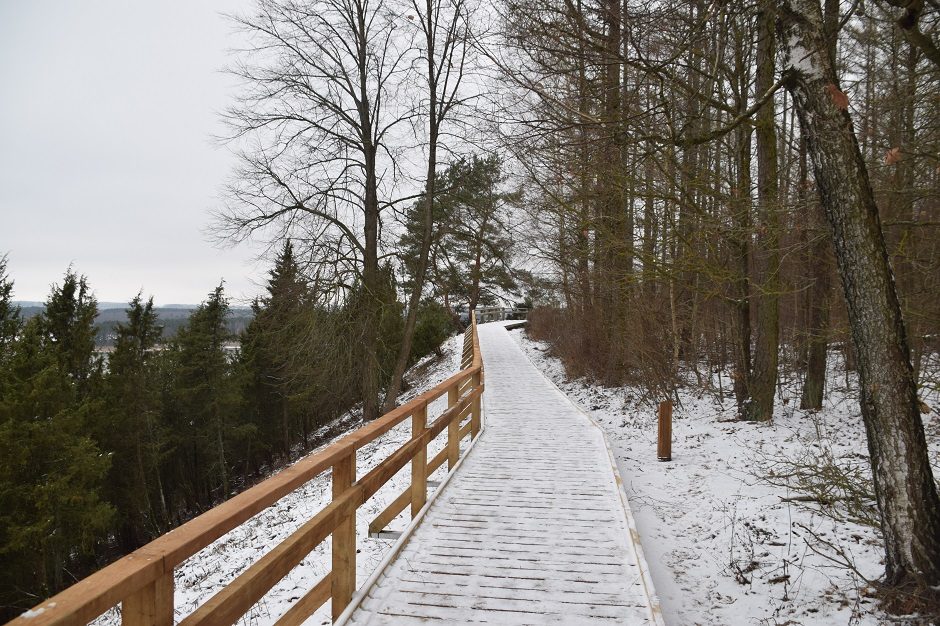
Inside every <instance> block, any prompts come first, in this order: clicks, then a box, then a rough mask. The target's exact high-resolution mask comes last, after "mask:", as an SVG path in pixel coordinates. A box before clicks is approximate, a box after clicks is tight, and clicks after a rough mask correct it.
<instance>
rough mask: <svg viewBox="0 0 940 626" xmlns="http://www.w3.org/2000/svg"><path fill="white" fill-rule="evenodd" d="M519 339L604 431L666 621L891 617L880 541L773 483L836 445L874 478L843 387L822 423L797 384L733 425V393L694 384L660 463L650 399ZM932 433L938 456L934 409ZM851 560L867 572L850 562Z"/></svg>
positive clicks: (845, 459) (843, 460) (854, 406)
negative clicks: (875, 583)
mask: <svg viewBox="0 0 940 626" xmlns="http://www.w3.org/2000/svg"><path fill="white" fill-rule="evenodd" d="M513 336H514V337H515V338H516V339H517V341H519V342H520V343H521V344H522V346H523V348H524V349H525V351H526V352H527V354H528V355H529V357H530V359H532V361H533V362H535V363H536V365H537V366H538V367H539V368H540V369H542V371H543V372H545V373H546V374H547V375H548V376H549V377H550V378H551V379H552V380H553V381H554V382H555V383H556V384H557V385H559V387H561V388H562V389H563V390H564V391H565V392H566V393H567V394H568V395H569V397H570V398H572V399H573V400H574V401H575V402H577V403H578V404H579V405H580V406H581V407H582V408H583V409H584V410H585V411H587V412H588V413H589V414H590V415H591V416H592V417H593V418H594V419H595V420H596V421H597V422H599V423H600V424H601V425H602V427H603V428H604V429H605V430H606V432H607V436H608V439H609V440H610V441H611V445H612V446H613V448H614V450H615V454H616V455H617V457H618V463H619V465H620V471H621V474H622V476H623V478H624V481H625V483H626V486H627V493H628V497H629V498H630V502H631V505H632V508H633V511H634V514H635V516H636V520H637V525H638V527H639V532H640V536H641V540H642V545H643V549H644V551H645V552H646V555H647V559H648V560H649V563H650V568H651V571H652V577H653V584H654V585H655V586H656V589H657V591H658V593H659V596H660V599H661V601H662V604H663V610H664V614H665V618H666V622H667V623H668V624H675V625H677V626H678V625H682V626H685V625H693V624H701V625H730V624H734V625H739V624H740V625H746V624H755V625H757V624H760V625H765V624H766V625H783V624H789V625H797V624H814V625H821V626H829V625H837V624H838V625H847V624H853V625H855V624H857V625H865V626H874V625H877V624H885V623H888V617H887V616H885V615H884V614H883V613H881V612H880V611H879V610H878V609H877V608H876V602H875V601H874V600H873V599H872V598H871V597H870V592H871V589H870V587H869V586H868V584H867V583H866V580H865V579H868V580H874V579H876V578H877V577H879V576H880V575H881V574H882V573H883V564H882V562H881V558H882V545H881V539H880V535H879V533H878V532H876V531H875V530H874V529H872V528H870V527H868V526H863V525H859V524H856V523H852V522H846V521H843V522H834V521H833V520H832V519H831V518H829V517H827V516H825V515H822V514H821V512H820V511H819V510H818V508H817V507H816V505H814V504H812V503H807V502H802V501H800V500H799V499H797V500H793V499H792V498H793V497H797V498H799V494H795V493H791V492H789V491H788V490H787V488H786V487H782V486H776V485H772V484H769V482H770V481H768V477H771V480H773V478H772V476H773V475H772V472H774V471H776V472H777V476H779V473H780V465H779V461H780V459H781V458H782V455H783V456H786V457H789V458H794V459H799V458H804V459H807V458H808V459H812V458H814V456H818V455H819V454H823V453H825V452H826V451H830V452H831V453H832V455H833V456H834V457H835V458H836V459H838V460H839V462H840V464H843V465H848V466H851V467H856V468H858V469H859V471H861V472H862V473H867V463H868V457H867V448H866V443H865V433H864V428H863V426H862V422H861V417H860V414H859V409H858V403H857V401H853V400H851V399H849V398H848V397H847V394H846V393H845V391H844V390H841V389H838V388H835V389H831V390H830V392H829V393H828V398H827V404H826V406H825V408H824V410H823V411H822V412H820V413H819V414H818V415H810V414H807V413H806V412H804V411H800V410H799V409H796V408H795V407H796V406H798V404H799V396H798V395H797V394H798V391H799V390H798V388H797V387H796V385H794V386H793V388H789V387H784V389H783V390H782V393H781V394H778V396H780V395H782V396H783V399H781V398H779V397H778V405H777V407H776V410H775V416H776V417H775V419H774V421H773V423H771V424H755V423H748V422H737V421H730V420H732V419H733V418H734V414H735V408H734V400H733V399H727V400H725V402H724V405H723V406H722V405H720V404H719V403H718V402H717V400H716V399H715V398H713V397H712V396H708V395H706V396H700V397H697V396H696V395H695V394H694V393H693V390H690V389H684V390H683V391H682V392H681V407H680V408H677V409H676V411H675V417H674V423H673V461H672V462H668V463H660V462H657V460H656V417H655V411H654V409H653V408H652V407H650V406H648V405H647V406H642V405H639V404H638V401H637V400H636V398H637V397H638V394H636V393H633V392H631V390H630V389H629V388H603V387H600V386H594V385H591V384H588V383H587V382H586V381H584V380H576V381H569V380H568V379H567V377H566V376H565V373H564V368H563V365H562V364H561V362H560V361H559V360H558V359H555V358H553V357H551V356H548V355H547V345H545V344H542V343H537V342H532V341H530V340H529V339H528V338H527V337H525V335H524V334H523V331H521V330H519V331H513ZM842 382H843V383H844V380H843V381H842ZM832 387H837V385H832ZM934 400H935V399H934ZM928 403H929V404H931V405H932V406H937V404H936V402H935V401H931V400H930V399H928ZM925 426H926V429H927V433H928V440H929V441H930V442H931V458H932V459H934V461H935V462H936V461H937V460H940V443H938V442H940V423H938V419H937V416H936V414H935V413H933V414H931V416H925ZM935 466H936V464H935ZM934 471H935V473H938V472H937V469H935V470H934ZM775 482H779V481H775ZM788 499H789V500H788ZM814 535H815V536H814ZM840 552H841V553H842V554H841V555H840ZM842 555H844V557H847V558H848V559H849V560H850V561H851V562H852V564H853V566H854V567H855V568H856V569H857V570H858V571H857V572H853V571H852V570H851V569H850V568H849V567H847V566H846V565H845V564H843V563H840V561H842V560H843V559H844V557H843V556H842ZM891 623H897V622H894V621H892V622H891Z"/></svg>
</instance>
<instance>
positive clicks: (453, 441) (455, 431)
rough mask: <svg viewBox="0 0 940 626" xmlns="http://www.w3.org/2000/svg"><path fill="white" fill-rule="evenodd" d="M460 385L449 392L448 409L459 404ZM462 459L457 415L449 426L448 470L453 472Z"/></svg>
mask: <svg viewBox="0 0 940 626" xmlns="http://www.w3.org/2000/svg"><path fill="white" fill-rule="evenodd" d="M458 389H459V385H454V386H452V387H451V388H450V389H448V390H447V408H448V409H450V408H451V407H453V406H456V404H457V398H458V395H457V394H458V393H459V391H458ZM459 458H460V420H459V419H457V416H456V415H455V416H454V417H453V418H452V419H451V420H450V423H448V424H447V469H448V470H452V469H454V466H455V465H457V459H459Z"/></svg>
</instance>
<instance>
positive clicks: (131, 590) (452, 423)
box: [9, 315, 483, 626]
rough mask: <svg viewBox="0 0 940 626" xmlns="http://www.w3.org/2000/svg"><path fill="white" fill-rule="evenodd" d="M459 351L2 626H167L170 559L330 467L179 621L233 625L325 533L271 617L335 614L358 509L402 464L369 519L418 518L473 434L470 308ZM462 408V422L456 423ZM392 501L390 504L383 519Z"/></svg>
mask: <svg viewBox="0 0 940 626" xmlns="http://www.w3.org/2000/svg"><path fill="white" fill-rule="evenodd" d="M463 348H464V351H463V358H462V362H461V368H462V369H461V370H460V371H459V372H458V373H456V374H454V375H453V376H451V377H449V378H448V379H447V380H445V381H443V382H442V383H440V384H438V385H436V386H435V387H434V388H432V389H430V390H429V391H426V392H424V393H423V394H421V395H419V396H417V397H416V398H414V399H412V400H411V401H409V402H407V403H405V404H403V405H402V406H400V407H398V408H396V409H394V410H392V411H389V412H388V413H386V414H385V415H383V416H381V417H380V418H378V419H377V420H375V421H373V422H371V423H369V424H366V425H365V426H362V427H361V428H359V429H357V430H355V431H353V432H352V433H349V434H348V435H346V436H345V437H343V438H342V439H340V440H339V441H336V442H335V443H333V444H331V445H329V446H327V447H326V448H324V449H323V450H320V451H319V452H315V453H313V454H311V455H309V456H307V457H306V458H304V459H301V460H300V461H298V462H296V463H294V464H293V465H291V466H290V467H287V468H285V469H284V470H282V471H281V472H279V473H278V474H276V475H275V476H272V477H271V478H268V479H267V480H265V481H263V482H261V483H259V484H257V485H255V486H254V487H251V488H250V489H247V490H246V491H244V492H242V493H240V494H238V495H237V496H235V497H233V498H231V499H230V500H227V501H226V502H223V503H222V504H220V505H219V506H217V507H214V508H213V509H210V510H209V511H207V512H205V513H203V514H202V515H200V516H199V517H197V518H195V519H193V520H191V521H189V522H187V523H185V524H183V525H182V526H180V527H179V528H177V529H175V530H172V531H170V532H168V533H166V534H165V535H162V536H160V537H158V538H157V539H155V540H153V541H152V542H150V543H148V544H147V545H145V546H144V547H142V548H140V549H138V550H136V551H134V552H132V553H131V554H128V555H127V556H125V557H123V558H121V559H119V560H118V561H116V562H114V563H112V564H111V565H109V566H107V567H105V568H103V569H101V570H99V571H98V572H95V573H94V574H92V575H91V576H88V577H87V578H85V579H84V580H81V581H79V582H78V583H76V584H74V585H72V586H71V587H69V588H68V589H66V590H64V591H63V592H61V593H59V594H58V595H56V596H54V597H52V598H50V599H48V600H46V601H45V602H43V603H41V604H39V605H38V606H36V607H34V608H33V609H32V610H31V611H29V612H27V613H25V614H23V615H21V616H20V617H18V618H16V619H14V620H13V621H12V622H9V626H26V625H27V624H28V625H30V626H39V625H42V626H45V625H47V624H55V625H71V624H87V623H88V622H89V621H91V620H93V619H95V618H96V617H98V616H99V615H101V614H102V613H104V612H105V611H107V610H108V609H110V608H111V607H114V606H116V605H117V604H121V605H122V611H121V619H122V623H123V624H125V625H127V626H138V625H144V624H147V625H159V626H170V625H171V624H172V623H173V619H174V604H173V570H174V568H175V567H176V566H178V565H179V564H180V563H182V562H183V561H185V560H186V559H188V558H189V557H191V556H192V555H194V554H196V553H197V552H198V551H199V550H202V549H203V548H205V547H206V546H208V545H209V544H210V543H212V542H213V541H215V540H216V539H218V538H219V537H221V536H223V535H224V534H226V533H227V532H229V531H231V530H232V529H234V528H236V527H237V526H239V525H241V524H242V523H244V522H245V521H247V520H248V519H249V518H251V517H253V516H254V515H256V514H257V513H259V512H261V511H262V510H264V509H266V508H267V507H269V506H271V505H273V504H274V503H275V502H277V501H278V500H280V499H281V498H282V497H284V496H285V495H287V494H288V493H290V492H292V491H294V490H296V489H297V488H299V487H300V486H301V485H303V484H304V483H306V482H308V481H310V480H312V479H314V478H316V477H318V476H320V475H321V474H324V473H325V472H326V471H327V470H332V480H333V500H332V501H331V502H330V503H329V504H328V505H326V506H325V507H324V508H323V509H321V510H320V511H319V512H318V513H317V514H316V515H314V516H313V517H312V518H311V519H310V520H308V521H307V522H306V523H304V524H303V525H301V527H300V528H298V529H297V530H296V531H294V533H293V534H291V535H290V536H289V537H288V538H287V539H285V540H284V541H282V542H281V543H279V544H278V545H276V546H274V548H272V549H271V550H270V551H269V552H268V553H267V554H265V555H264V556H262V557H261V558H260V559H259V560H258V561H256V562H255V563H254V564H252V565H251V566H250V567H249V568H248V569H246V570H245V571H244V572H242V573H241V574H240V575H239V576H238V577H236V578H235V579H234V580H233V581H231V582H230V583H229V584H228V585H226V586H225V587H224V588H223V589H222V590H221V591H219V592H218V593H217V594H215V595H214V596H213V597H212V598H210V599H209V600H208V601H206V602H205V603H204V604H203V605H202V606H200V607H199V608H197V609H196V611H194V612H193V613H192V614H191V615H189V616H187V617H186V618H185V619H184V620H182V622H181V623H182V624H186V625H195V624H212V625H213V626H215V625H224V624H233V623H235V622H236V621H237V620H238V619H239V618H240V617H241V616H242V615H244V614H245V613H246V612H247V611H248V610H249V609H250V608H251V607H252V606H253V605H254V604H255V603H256V602H257V601H258V600H259V599H261V597H263V596H264V594H265V593H267V591H268V590H269V589H271V587H273V586H274V585H275V584H277V582H278V581H279V580H281V579H282V578H283V577H284V576H286V575H287V573H288V572H290V571H291V569H293V568H294V567H295V566H296V565H297V564H299V563H300V562H301V561H302V560H303V559H304V558H305V557H306V556H307V555H308V554H309V553H310V552H311V551H312V550H313V549H314V548H316V547H317V545H319V544H320V543H321V542H322V541H324V540H325V539H326V538H327V537H329V536H330V535H332V536H333V548H332V552H333V569H332V571H331V572H330V573H329V574H327V575H326V576H325V577H324V578H323V579H321V580H320V581H318V582H317V583H316V584H315V585H314V586H313V587H312V588H311V589H310V591H309V592H308V593H307V594H306V595H305V596H303V597H302V598H301V599H300V600H298V601H297V602H296V603H294V605H292V606H291V608H290V609H288V611H287V612H286V613H285V614H284V615H283V616H282V617H281V618H280V619H279V620H278V624H299V623H301V622H303V621H304V620H305V619H306V618H307V617H309V616H310V615H312V614H313V613H314V612H315V611H316V610H317V609H318V608H320V606H322V605H323V604H324V603H326V602H327V601H328V600H331V599H332V600H333V607H332V612H333V618H334V620H335V619H336V617H338V616H339V615H340V613H342V611H343V609H344V608H345V607H346V605H347V604H348V602H349V599H350V597H351V596H352V594H353V592H354V591H355V580H356V564H355V563H356V561H355V556H356V529H355V528H356V527H355V515H356V511H357V510H358V508H359V507H360V506H362V504H363V503H365V502H366V501H367V500H368V499H369V498H371V497H372V496H373V495H375V493H376V492H377V491H378V490H379V489H380V488H381V487H382V486H383V485H385V484H386V483H387V482H388V481H389V480H390V479H391V478H392V477H393V476H394V475H395V474H396V473H398V472H399V471H400V470H401V469H402V468H404V467H405V465H407V464H408V463H409V462H410V463H411V464H412V473H411V476H412V483H411V485H410V486H409V487H408V488H407V489H406V491H405V493H404V494H402V495H401V496H399V497H398V498H396V499H395V501H393V502H392V505H390V507H388V508H386V510H385V511H383V513H382V514H380V515H379V517H378V518H376V520H374V521H373V524H372V525H370V530H371V529H372V526H376V525H378V528H379V529H381V528H384V526H385V524H386V523H387V522H388V521H390V520H391V519H394V517H396V516H397V515H398V514H399V513H400V512H401V511H402V510H404V509H405V508H406V507H407V505H408V504H411V514H412V517H414V516H416V515H417V514H418V511H419V510H420V509H421V507H422V506H424V504H425V502H426V501H427V477H428V475H429V474H431V473H433V472H434V471H435V470H436V469H437V468H438V467H440V466H441V465H443V463H444V461H445V460H447V461H449V463H448V467H449V468H451V467H453V465H454V463H455V462H456V459H457V457H458V456H459V454H460V440H461V439H462V438H463V437H465V436H466V435H467V434H468V433H469V434H470V436H471V438H476V437H477V436H478V435H479V432H480V429H481V423H480V398H481V396H482V394H483V360H482V357H481V355H480V344H479V338H478V337H477V332H476V317H475V315H474V316H472V317H471V323H470V325H469V326H468V327H467V331H466V333H465V334H464V345H463ZM444 394H447V396H448V408H447V409H446V410H445V411H444V412H443V413H442V414H441V415H440V416H438V417H437V418H436V419H434V420H433V421H432V422H431V423H430V424H429V423H428V416H427V407H428V405H429V404H430V403H431V402H433V401H434V400H437V399H438V398H440V397H442V396H443V395H444ZM468 415H469V416H470V419H469V421H468V422H467V424H461V422H462V420H463V419H464V418H465V417H466V416H468ZM409 417H410V418H412V436H411V438H410V439H408V441H406V442H404V443H403V444H402V445H401V446H400V447H398V448H397V449H396V450H395V451H394V452H392V453H391V454H390V455H389V456H388V457H387V458H385V459H384V460H382V461H381V462H380V463H379V464H378V465H376V466H375V467H374V468H372V470H370V471H369V472H368V473H366V474H365V475H364V476H362V477H361V478H359V479H356V452H357V451H358V450H359V449H360V448H362V447H363V446H365V445H367V444H368V443H370V442H372V441H374V440H376V439H377V438H378V437H381V436H382V435H383V434H385V433H387V432H388V431H389V430H391V429H392V428H394V427H395V426H397V425H398V424H400V423H402V422H403V421H405V420H406V419H408V418H409ZM445 430H446V431H447V432H448V441H447V444H446V445H445V447H444V449H443V450H442V451H441V452H440V453H439V454H437V455H436V456H435V457H434V458H433V459H430V460H429V459H428V455H427V452H428V445H429V444H430V443H431V441H433V440H434V439H435V438H436V437H437V436H438V435H440V434H441V433H442V432H444V431H445ZM406 494H407V497H405V495H406ZM399 506H400V508H398V507H399ZM393 508H397V511H395V514H394V515H391V517H388V516H389V514H390V510H392V509H393Z"/></svg>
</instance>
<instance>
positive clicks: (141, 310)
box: [99, 294, 167, 551]
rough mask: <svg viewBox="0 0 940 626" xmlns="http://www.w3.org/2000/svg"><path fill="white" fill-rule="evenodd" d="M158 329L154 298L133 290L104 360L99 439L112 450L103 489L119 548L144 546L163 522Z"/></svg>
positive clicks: (159, 330) (128, 548)
mask: <svg viewBox="0 0 940 626" xmlns="http://www.w3.org/2000/svg"><path fill="white" fill-rule="evenodd" d="M162 330H163V329H162V327H161V326H160V325H159V324H158V321H157V314H156V312H155V311H154V310H153V299H152V298H151V299H149V300H147V301H146V302H144V301H143V299H142V298H141V296H140V294H138V295H137V296H136V297H135V298H134V299H133V300H131V302H130V306H129V307H128V309H127V322H126V323H121V324H118V326H117V329H116V331H117V340H116V343H115V347H114V351H113V352H112V353H111V356H110V359H109V361H108V373H107V376H106V380H105V397H106V402H105V403H104V409H103V411H102V414H103V419H102V420H101V423H100V424H101V426H102V428H101V429H100V433H99V441H101V444H102V447H104V448H105V449H106V450H108V451H109V452H111V454H112V464H111V471H110V473H109V475H108V481H107V494H108V499H109V500H110V501H111V502H112V503H113V504H114V505H115V507H116V508H117V515H118V520H117V522H118V525H119V528H118V538H119V540H120V543H121V547H122V549H123V550H124V551H130V550H133V549H135V548H137V547H139V546H140V545H143V544H144V543H146V542H147V541H148V540H150V539H151V538H153V537H154V536H156V535H157V534H159V533H160V532H161V531H162V530H164V529H165V527H166V518H167V512H166V506H165V496H164V492H163V488H162V481H161V477H160V472H159V458H160V451H161V446H162V439H163V436H164V433H163V429H162V428H161V424H160V422H159V420H160V410H161V395H160V385H161V381H160V374H161V372H160V369H159V367H158V364H157V363H156V361H155V354H156V353H155V348H156V347H157V346H158V344H159V342H160V337H161V334H162Z"/></svg>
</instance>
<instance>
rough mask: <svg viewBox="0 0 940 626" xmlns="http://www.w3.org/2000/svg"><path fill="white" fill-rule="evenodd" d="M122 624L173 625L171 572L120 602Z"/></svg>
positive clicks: (135, 625) (127, 625)
mask: <svg viewBox="0 0 940 626" xmlns="http://www.w3.org/2000/svg"><path fill="white" fill-rule="evenodd" d="M121 624H123V626H173V572H172V571H170V572H167V573H165V574H163V575H162V576H161V577H159V578H157V579H156V580H155V581H153V582H151V583H149V584H147V585H144V587H142V588H141V589H140V590H138V591H137V592H135V593H134V594H132V595H129V596H127V597H126V598H124V601H123V602H122V603H121Z"/></svg>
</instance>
